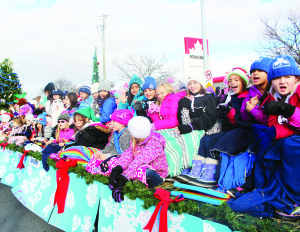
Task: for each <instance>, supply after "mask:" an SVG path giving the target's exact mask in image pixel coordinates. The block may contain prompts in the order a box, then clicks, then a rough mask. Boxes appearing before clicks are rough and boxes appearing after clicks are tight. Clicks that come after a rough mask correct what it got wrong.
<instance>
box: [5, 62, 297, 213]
mask: <svg viewBox="0 0 300 232" xmlns="http://www.w3.org/2000/svg"><path fill="white" fill-rule="evenodd" d="M250 74H251V78H252V81H253V85H252V86H251V87H250V86H249V78H250V77H249V76H248V74H247V71H246V69H244V68H241V67H236V68H233V69H232V70H231V72H230V73H229V74H228V75H227V77H226V80H227V81H228V93H227V94H226V95H224V94H223V95H222V94H219V95H218V94H215V93H211V92H209V91H207V90H206V89H205V86H204V85H203V84H202V83H201V79H200V78H195V77H190V78H188V80H187V81H186V86H185V88H180V89H176V90H174V87H173V86H172V85H171V84H170V83H168V82H166V83H162V84H159V85H158V84H157V83H156V80H155V79H154V78H153V77H150V76H149V77H146V78H145V80H144V81H143V80H142V79H141V78H139V77H138V76H133V77H132V79H131V80H130V82H129V84H128V85H124V87H121V88H119V89H117V90H115V91H113V92H112V88H113V86H114V83H113V82H111V81H101V82H100V83H94V84H93V85H92V87H91V88H90V87H88V86H83V87H82V88H80V89H79V91H78V95H79V97H80V101H78V95H77V94H76V93H67V94H63V92H62V91H61V90H58V89H55V87H54V85H53V84H52V83H49V84H48V85H47V86H46V87H45V94H46V96H47V102H46V104H45V109H44V110H42V111H44V112H43V113H42V111H41V110H40V109H39V110H35V111H34V112H33V113H28V114H26V115H18V116H15V117H14V118H13V119H12V122H13V125H12V128H11V126H9V120H10V119H11V117H12V115H10V114H8V113H5V114H2V116H1V120H2V122H1V129H2V134H1V136H2V140H5V141H8V142H9V143H16V144H17V145H22V144H25V145H26V146H31V147H32V146H33V144H34V145H39V146H42V147H43V150H42V155H43V166H44V168H45V170H47V171H48V170H49V166H48V164H47V159H48V158H49V157H50V158H52V159H54V160H57V161H58V160H59V159H62V158H63V159H67V160H72V159H76V160H78V161H79V163H81V164H82V165H84V166H85V167H86V170H87V171H88V172H90V173H92V174H101V175H106V176H110V178H109V188H110V189H111V190H112V197H113V198H114V200H115V201H116V202H121V201H122V200H123V199H124V196H123V188H124V186H125V184H126V183H127V182H128V181H129V180H134V179H137V181H141V182H142V183H144V184H145V185H146V186H148V187H156V186H158V185H160V184H161V183H162V182H163V181H164V179H165V178H166V177H167V176H168V162H167V158H166V154H165V151H164V149H165V145H166V140H165V138H164V137H163V136H162V135H161V134H160V133H157V132H156V131H158V130H162V129H174V131H175V133H176V134H177V135H178V136H180V135H183V134H187V133H190V132H192V131H193V130H204V132H205V135H204V136H203V137H202V138H201V140H200V147H199V151H198V155H196V156H195V157H194V159H193V161H192V167H190V168H188V169H186V170H183V172H182V173H181V174H180V175H179V176H177V177H176V178H175V179H176V180H177V181H181V182H184V183H188V184H192V185H196V186H201V187H208V188H214V189H216V190H217V191H222V192H227V193H228V194H230V195H231V196H233V197H234V198H235V199H234V200H231V201H230V202H229V204H230V206H231V207H232V208H233V209H234V210H236V211H242V212H249V213H253V214H255V215H268V216H274V215H276V216H279V217H280V216H285V217H286V216H289V217H291V218H292V219H298V218H299V217H300V215H299V208H298V204H300V195H299V193H300V191H298V190H300V189H299V188H300V185H299V181H298V179H297V178H296V176H297V173H298V172H299V171H298V169H297V167H296V165H297V161H298V159H299V157H300V156H299V151H298V150H299V149H298V147H299V138H300V137H299V136H298V134H299V127H300V121H299V117H300V113H299V106H300V102H299V96H300V87H299V86H298V85H299V78H300V70H299V68H298V67H297V64H296V62H295V60H294V59H293V58H292V57H290V56H278V57H276V58H275V59H271V58H268V57H261V58H259V59H258V60H256V61H254V62H253V64H252V65H251V68H250ZM22 107H23V106H20V107H19V109H17V110H16V112H17V113H18V112H21V111H22ZM22 112H23V111H22ZM25 148H26V147H25ZM297 149H298V150H297ZM291 150H293V154H291V153H290V151H291ZM279 151H280V152H279ZM286 172H289V173H288V174H286ZM284 175H287V176H289V180H286V178H285V176H284ZM298 176H299V175H298ZM274 191H277V192H276V193H278V194H279V195H280V197H278V194H274ZM249 194H250V195H251V194H252V195H251V196H250V195H249ZM262 194H265V195H264V196H263V197H262ZM266 195H267V196H266ZM247 196H248V197H247ZM253 198H255V199H256V200H255V202H250V199H253ZM266 199H267V200H266ZM241 205H243V207H242V206H241Z"/></svg>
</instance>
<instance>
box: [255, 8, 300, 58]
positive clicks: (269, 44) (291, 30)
mask: <svg viewBox="0 0 300 232" xmlns="http://www.w3.org/2000/svg"><path fill="white" fill-rule="evenodd" d="M287 20H288V21H287V23H285V24H284V23H282V21H283V20H282V19H281V18H280V17H278V19H276V20H275V21H274V22H271V21H270V19H267V18H261V22H262V24H263V25H264V27H265V29H264V31H263V33H262V35H263V39H264V40H263V41H260V48H259V49H258V50H257V51H258V52H259V53H260V54H262V55H267V56H271V57H275V56H277V55H290V56H292V57H294V58H295V60H296V62H297V63H298V64H300V16H298V15H296V14H293V13H290V14H289V16H288V17H287Z"/></svg>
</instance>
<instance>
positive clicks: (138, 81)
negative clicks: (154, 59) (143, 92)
mask: <svg viewBox="0 0 300 232" xmlns="http://www.w3.org/2000/svg"><path fill="white" fill-rule="evenodd" d="M132 84H138V85H139V86H140V88H142V85H143V80H142V79H141V78H139V77H138V76H137V75H134V76H133V77H132V78H131V80H130V82H129V89H130V87H131V85H132Z"/></svg>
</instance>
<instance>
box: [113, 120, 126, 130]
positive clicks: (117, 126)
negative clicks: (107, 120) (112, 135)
mask: <svg viewBox="0 0 300 232" xmlns="http://www.w3.org/2000/svg"><path fill="white" fill-rule="evenodd" d="M111 128H112V130H113V131H118V132H120V131H122V130H123V129H124V128H125V126H124V125H122V124H121V123H118V122H116V121H113V120H112V121H111Z"/></svg>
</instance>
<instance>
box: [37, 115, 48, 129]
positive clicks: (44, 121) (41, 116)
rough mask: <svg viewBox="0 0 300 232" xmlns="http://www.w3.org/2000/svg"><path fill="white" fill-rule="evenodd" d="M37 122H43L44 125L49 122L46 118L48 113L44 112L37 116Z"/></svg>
mask: <svg viewBox="0 0 300 232" xmlns="http://www.w3.org/2000/svg"><path fill="white" fill-rule="evenodd" d="M36 122H37V123H40V124H42V125H43V126H44V127H45V126H46V124H47V120H46V113H45V112H44V113H42V114H40V115H39V116H38V117H37V118H36Z"/></svg>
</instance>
